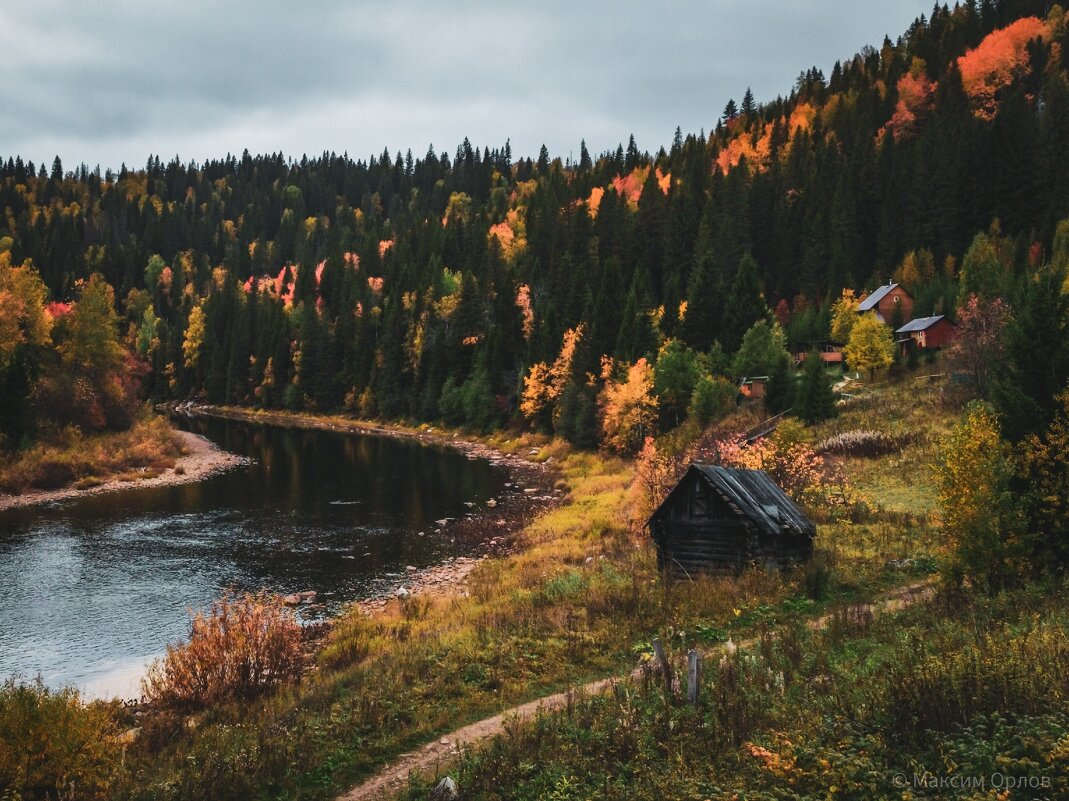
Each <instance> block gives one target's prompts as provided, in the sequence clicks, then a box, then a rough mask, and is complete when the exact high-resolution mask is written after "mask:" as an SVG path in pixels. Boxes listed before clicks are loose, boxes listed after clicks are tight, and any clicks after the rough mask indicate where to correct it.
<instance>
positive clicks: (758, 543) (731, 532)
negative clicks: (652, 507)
mask: <svg viewBox="0 0 1069 801" xmlns="http://www.w3.org/2000/svg"><path fill="white" fill-rule="evenodd" d="M647 528H648V529H649V532H650V535H651V537H652V538H653V540H654V543H655V544H656V546H657V560H658V564H659V566H660V567H661V568H662V569H665V570H667V571H669V572H672V573H681V574H686V575H694V574H695V573H699V572H737V571H739V570H741V569H743V568H744V567H745V566H746V565H749V564H755V563H756V564H762V565H764V566H766V567H770V568H783V567H786V566H787V565H789V564H791V563H792V562H795V561H799V560H801V559H805V558H807V557H808V556H809V555H810V554H811V553H812V547H813V535H814V533H815V527H814V526H813V524H812V522H811V521H810V520H809V519H808V518H807V517H806V516H805V514H804V513H803V512H802V511H801V510H800V509H799V508H798V507H797V506H795V505H794V503H793V502H792V501H791V500H790V499H789V498H788V497H787V496H786V495H785V494H784V493H783V491H782V490H781V489H780V488H779V487H777V486H776V485H775V484H774V483H773V482H772V481H771V479H770V478H769V477H768V475H767V474H766V473H764V472H763V471H761V470H733V469H728V468H723V467H719V466H710V465H692V466H691V468H690V469H689V470H688V471H687V472H686V474H685V475H684V476H683V478H682V479H680V482H679V484H677V485H676V487H675V488H674V489H673V490H672V491H671V492H670V493H669V494H668V496H667V497H666V498H665V500H664V502H663V503H662V504H661V505H660V506H659V507H658V508H657V511H655V512H654V513H653V516H652V517H650V520H649V522H648V523H647Z"/></svg>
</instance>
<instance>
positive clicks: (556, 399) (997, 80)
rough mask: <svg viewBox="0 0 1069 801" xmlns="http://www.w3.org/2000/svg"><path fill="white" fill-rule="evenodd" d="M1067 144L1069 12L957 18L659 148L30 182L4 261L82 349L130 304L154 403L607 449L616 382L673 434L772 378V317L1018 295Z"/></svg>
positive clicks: (15, 410) (23, 424) (19, 396)
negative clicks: (740, 385) (92, 301)
mask: <svg viewBox="0 0 1069 801" xmlns="http://www.w3.org/2000/svg"><path fill="white" fill-rule="evenodd" d="M744 88H745V87H740V91H741V90H742V89H744ZM710 118H711V119H714V120H715V118H716V114H715V112H711V113H710ZM340 140H344V136H343V135H342V136H340ZM1066 141H1069V27H1067V24H1066V15H1065V12H1064V10H1063V9H1062V8H1061V7H1059V6H1052V5H1051V4H1049V3H1045V2H1039V1H1038V0H1004V1H1003V2H991V1H989V0H985V2H980V3H977V2H968V3H965V4H962V5H957V6H955V7H954V8H953V9H950V8H948V7H947V6H945V5H943V6H939V5H937V6H935V7H934V8H933V9H932V12H931V14H930V15H928V16H922V17H920V18H919V19H917V20H916V21H915V23H914V24H913V25H912V26H911V27H910V29H909V30H908V31H907V32H906V33H905V34H904V35H903V36H901V37H900V38H899V39H898V40H897V41H891V40H890V39H886V40H885V41H884V42H883V44H882V45H881V46H880V47H878V48H874V47H867V48H865V49H864V50H862V51H861V52H859V53H858V54H857V55H855V56H854V57H853V58H851V59H848V60H846V61H840V62H836V63H835V65H834V66H833V67H832V68H831V70H830V72H828V73H825V72H824V71H823V70H822V69H819V68H817V67H813V68H810V69H807V70H805V71H803V72H802V73H801V74H800V75H799V76H798V78H797V81H796V82H795V85H794V86H793V87H792V88H791V90H790V92H789V93H788V94H786V95H783V96H781V97H777V98H775V99H771V100H766V101H763V102H759V101H758V100H757V99H755V98H754V97H753V95H752V93H751V92H750V91H749V90H746V91H745V94H744V95H742V97H741V100H740V101H739V102H736V101H734V100H732V101H731V102H730V103H728V104H727V107H726V108H725V109H724V110H723V113H722V115H720V116H719V119H718V120H717V121H716V122H715V127H714V129H713V130H711V131H709V132H708V133H706V132H704V131H703V132H691V133H687V134H684V133H683V132H681V131H678V130H677V132H676V135H675V138H674V140H673V141H672V142H671V144H670V146H667V147H659V146H658V147H657V149H656V150H655V151H653V152H651V151H649V150H645V149H643V147H642V146H643V145H648V144H649V143H641V144H640V143H636V142H635V141H634V138H631V139H630V141H628V143H627V144H626V146H625V145H623V144H621V145H620V146H619V147H617V148H616V149H615V150H614V151H607V152H604V153H599V154H592V153H590V152H588V150H587V148H586V145H585V143H584V144H583V145H582V147H581V149H580V155H579V158H578V160H577V161H574V162H572V161H568V162H562V161H561V159H560V158H557V157H554V156H553V154H551V153H549V152H547V150H546V149H545V148H544V147H543V148H542V151H541V152H540V153H539V154H538V155H537V157H536V158H532V157H531V156H529V155H527V154H517V153H513V152H512V150H511V148H510V145H509V143H508V142H504V143H497V144H496V145H494V146H493V147H487V146H480V145H473V144H472V143H470V142H468V141H467V140H465V141H464V142H463V143H462V144H461V145H460V146H459V147H457V148H456V150H455V152H452V153H450V152H446V151H443V152H440V153H438V152H436V151H435V150H434V149H430V150H429V151H428V152H427V153H425V154H413V153H411V152H409V153H396V154H391V153H390V152H389V151H385V152H383V153H382V154H381V155H380V156H376V157H372V158H370V159H367V160H359V159H353V158H352V157H350V156H348V155H338V154H336V153H323V154H322V155H319V156H316V157H312V158H309V157H303V158H301V159H300V160H299V161H294V160H292V159H287V158H285V157H284V156H283V155H281V154H274V155H251V154H249V153H248V152H246V153H244V154H242V155H241V156H240V157H239V156H233V155H230V156H227V157H225V158H222V159H220V160H212V161H207V162H205V163H203V164H193V163H183V162H182V161H180V160H179V159H178V158H177V157H176V158H174V159H172V160H169V161H165V160H162V159H161V158H160V157H158V156H153V157H151V158H149V159H148V162H147V163H146V164H145V166H144V167H143V168H130V167H126V166H124V167H123V168H122V169H121V170H119V171H118V172H117V173H116V172H114V171H112V170H108V171H106V172H104V173H101V171H100V170H99V168H97V169H95V170H90V169H88V168H87V167H86V166H85V165H82V166H80V167H78V168H76V169H74V170H70V169H68V167H69V165H64V164H63V163H62V162H61V160H60V159H59V157H57V158H56V159H55V161H54V162H53V163H52V164H51V165H46V164H33V163H32V162H24V161H23V160H22V159H21V158H19V157H15V156H13V157H9V158H6V159H4V160H3V161H2V162H0V165H2V166H0V208H2V209H3V219H2V220H0V250H2V251H3V252H4V256H3V258H4V259H5V260H6V261H7V264H8V265H9V266H15V265H22V264H32V265H33V267H34V268H35V269H36V270H37V271H38V272H39V275H40V279H41V281H42V282H43V284H44V286H45V288H46V289H47V297H48V300H49V301H50V302H51V304H52V305H51V306H50V307H49V308H50V314H52V316H53V317H54V318H55V319H56V321H57V323H58V322H59V321H60V318H61V317H62V315H63V314H65V313H66V312H68V311H69V308H70V306H69V304H70V303H72V302H74V303H76V302H77V301H78V300H79V297H80V295H81V294H82V293H84V292H87V291H89V292H91V293H95V294H99V292H100V291H102V290H101V288H100V286H99V283H100V282H101V280H102V281H103V282H106V283H107V284H108V285H110V286H111V287H112V288H113V290H114V298H115V306H116V311H117V312H118V314H119V315H120V317H121V318H122V319H123V320H124V321H125V322H124V323H123V326H122V330H123V332H124V336H125V338H126V342H127V345H128V346H129V349H130V351H131V352H132V353H135V354H136V357H137V358H136V359H135V360H134V361H136V362H137V363H138V364H139V365H140V367H138V366H137V365H134V364H132V363H124V364H122V365H118V366H117V367H116V370H117V371H118V372H119V373H122V375H121V376H120V378H122V380H123V381H127V383H128V377H129V376H128V373H129V372H130V371H134V372H137V373H139V374H141V375H140V379H141V384H142V388H143V391H144V393H145V394H147V395H148V396H149V397H151V398H154V399H161V400H162V399H188V398H199V399H203V400H207V401H209V402H212V403H228V404H245V405H255V406H260V407H264V408H286V409H291V410H298V409H308V410H337V409H343V408H344V409H348V410H351V411H353V412H356V413H360V414H362V415H367V416H378V417H384V418H402V417H403V418H407V419H414V420H439V419H444V420H445V421H447V422H449V423H454V424H456V423H463V424H467V425H471V426H475V427H478V428H483V429H485V428H491V427H494V426H498V425H501V424H504V423H506V422H508V421H509V420H516V419H519V418H520V416H521V414H522V415H524V416H526V417H527V418H528V419H529V420H530V421H531V422H532V423H533V424H534V425H537V426H540V427H543V428H551V427H552V428H554V429H555V430H557V431H558V433H562V434H564V435H565V436H567V437H568V438H569V439H571V440H572V441H574V442H578V443H580V444H590V443H593V442H595V441H597V440H598V439H599V438H603V437H604V438H606V439H611V436H612V434H613V432H610V431H608V430H607V428H606V425H605V424H604V423H600V424H599V422H598V413H597V409H598V406H599V398H601V405H602V406H603V405H604V400H605V396H604V390H605V387H606V385H607V384H613V383H614V382H615V383H616V384H619V385H620V386H626V385H627V383H628V382H629V381H631V380H632V379H634V380H635V381H638V382H640V383H641V382H642V381H645V380H647V379H648V380H649V381H651V382H652V385H653V387H654V390H655V392H656V394H657V395H658V397H659V398H660V401H661V403H660V408H659V410H658V417H659V421H658V422H659V423H660V425H661V427H662V428H664V427H671V425H673V424H675V423H678V422H679V420H680V419H681V418H682V417H684V416H685V415H686V413H687V411H688V408H689V407H690V406H692V405H693V404H692V401H693V402H694V403H697V404H698V405H699V406H702V405H704V406H705V407H709V406H710V404H712V405H713V406H715V403H714V401H715V396H716V392H717V388H718V386H719V385H718V384H717V383H716V381H717V379H718V378H719V377H721V376H731V377H732V378H737V377H738V376H737V375H734V376H732V375H731V374H732V372H733V370H734V368H738V369H739V370H743V369H749V370H750V374H753V372H754V371H758V372H766V373H767V372H771V371H772V370H770V368H771V367H774V366H775V365H770V364H768V360H767V359H766V360H765V361H764V362H762V361H761V360H760V359H758V360H757V363H755V364H750V365H747V364H742V363H740V361H739V359H738V358H736V353H737V352H738V351H739V349H740V346H741V345H742V343H743V337H744V335H745V334H746V332H747V331H748V330H749V329H751V327H752V326H753V325H754V324H755V323H757V322H759V321H762V320H767V322H768V325H769V326H770V327H774V326H775V325H778V326H779V328H780V329H782V336H781V335H780V331H779V330H776V331H775V336H776V337H777V338H778V339H777V341H778V342H780V343H781V344H785V345H786V346H787V347H788V348H789V349H790V350H791V351H801V350H805V349H806V348H808V347H809V346H810V345H811V344H812V343H814V342H818V341H822V340H826V339H828V338H829V325H830V306H831V304H832V302H834V301H835V300H836V299H837V298H838V297H839V296H840V293H841V291H842V290H843V289H844V288H853V289H856V290H858V291H859V292H860V291H863V290H866V289H869V290H871V289H872V288H874V287H876V286H878V285H880V284H884V283H886V282H887V281H888V280H889V279H891V278H892V277H893V278H895V279H896V280H899V281H901V282H903V283H904V284H905V285H906V286H907V287H908V288H909V289H910V291H911V292H912V293H913V295H914V297H915V298H916V300H917V305H916V309H915V312H914V313H915V315H916V316H922V315H926V314H933V313H946V314H949V315H950V316H954V314H955V311H956V309H957V306H958V305H959V304H958V297H959V283H960V281H961V277H962V275H963V273H967V272H968V271H969V270H970V269H973V271H974V273H975V272H976V270H978V269H980V268H978V267H971V266H970V264H969V259H970V253H971V254H972V256H973V261H978V260H979V261H981V262H982V261H983V259H985V258H988V257H989V256H990V258H993V259H996V260H997V261H998V262H999V263H1000V264H1001V265H1002V266H1003V267H1005V268H1008V269H1007V272H1008V273H1009V274H1010V275H1013V276H1017V277H1018V278H1020V277H1022V276H1025V275H1026V274H1030V271H1034V270H1035V269H1036V268H1037V267H1038V266H1042V265H1046V264H1049V263H1050V261H1051V260H1052V259H1054V260H1055V261H1057V260H1058V253H1057V252H1056V251H1057V247H1056V239H1057V236H1056V234H1057V226H1058V223H1059V221H1060V220H1062V219H1063V218H1065V217H1067V216H1069V160H1067V159H1066V157H1065V152H1064V151H1065V148H1064V144H1065V142H1066ZM992 254H993V255H992ZM1062 255H1063V256H1064V254H1062ZM98 275H99V276H100V277H101V278H93V276H98ZM1026 283H1027V282H1026ZM87 288H88V289H87ZM31 344H32V343H31ZM665 349H667V350H668V352H670V353H675V354H676V356H677V359H676V361H677V362H680V361H682V362H683V363H684V364H683V366H682V368H681V369H682V374H683V377H682V378H681V379H678V380H680V381H682V383H683V386H682V389H680V388H679V387H678V386H677V387H674V388H671V391H668V390H667V389H666V387H665V386H664V384H665V382H666V381H667V382H671V381H672V380H675V379H673V376H669V375H666V373H667V372H668V368H669V365H667V364H666V365H665V368H664V369H662V370H661V371H660V373H661V374H659V375H651V376H645V375H644V374H643V373H642V370H649V369H652V367H651V365H656V364H657V363H658V362H659V361H660V360H659V359H658V354H659V353H661V354H662V355H663V352H664V351H665ZM38 350H39V349H38ZM680 353H682V354H683V355H682V356H679V354H680ZM48 358H49V356H48V354H47V353H41V352H37V351H35V350H34V349H33V348H32V347H28V348H26V349H24V350H23V351H22V355H21V356H20V357H19V358H15V359H7V360H6V365H7V366H6V367H5V368H4V370H5V376H4V378H3V380H2V381H0V387H2V390H0V392H2V393H3V394H4V397H3V398H0V401H2V405H3V407H4V408H5V409H7V410H9V412H10V413H9V415H8V420H9V422H8V424H7V429H8V430H7V431H6V432H5V433H6V434H7V436H8V441H9V443H10V444H15V443H17V442H19V441H21V440H22V438H23V437H25V436H28V435H30V434H32V430H33V427H34V425H35V420H34V416H35V414H37V412H35V411H34V410H33V409H31V407H30V404H29V397H30V393H31V391H32V388H33V384H34V381H35V380H36V379H35V377H36V376H38V375H41V374H42V372H45V373H47V372H48V371H49V370H48ZM643 359H645V361H644V362H642V363H641V365H639V366H640V367H641V368H642V369H640V370H639V373H638V374H633V375H631V376H630V377H628V370H629V369H631V368H632V366H634V365H636V364H638V363H639V362H640V361H641V360H643ZM688 360H689V361H688ZM742 361H743V362H745V359H743V360H742ZM673 369H674V368H673ZM124 371H125V372H124ZM655 372H656V371H655ZM679 372H680V371H679V370H675V373H679ZM736 372H737V370H736ZM676 378H678V376H676ZM703 381H704V383H702V382H703ZM677 383H678V381H677ZM699 384H702V393H701V398H699V397H698V396H696V395H694V390H695V389H697V388H698V385H699ZM89 392H90V393H92V390H89ZM45 394H46V395H47V393H45ZM63 394H64V393H63V392H54V393H53V395H63ZM703 400H704V403H702V401H703ZM106 405H107V404H106V403H105V404H104V406H106ZM37 406H40V404H38V405H37ZM34 408H37V407H34ZM104 412H105V414H104V415H103V417H108V414H107V413H106V412H107V409H104ZM60 416H62V415H60ZM111 416H112V417H114V416H115V415H111ZM98 417H99V415H98ZM120 417H121V415H120ZM11 421H17V422H11ZM624 439H625V440H628V441H629V442H631V443H632V444H633V441H634V440H635V437H631V436H625V437H624Z"/></svg>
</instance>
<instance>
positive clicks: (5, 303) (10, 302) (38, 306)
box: [0, 252, 52, 367]
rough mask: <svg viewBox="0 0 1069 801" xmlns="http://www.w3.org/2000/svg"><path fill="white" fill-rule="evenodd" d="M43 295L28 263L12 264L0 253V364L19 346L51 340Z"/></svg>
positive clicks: (39, 344) (6, 255)
mask: <svg viewBox="0 0 1069 801" xmlns="http://www.w3.org/2000/svg"><path fill="white" fill-rule="evenodd" d="M47 294H48V292H47V290H46V289H45V285H44V283H42V281H41V277H40V276H39V275H38V274H37V271H36V270H34V269H33V267H32V266H31V265H29V264H23V265H21V266H19V267H12V266H11V254H10V253H6V252H5V253H0V367H3V366H4V365H5V364H6V363H7V362H8V360H9V359H10V358H11V356H12V354H14V352H15V349H16V348H17V347H18V346H19V345H37V346H44V345H47V344H49V343H50V342H51V341H52V340H51V333H52V315H50V314H49V313H48V311H47V309H45V298H46V297H47Z"/></svg>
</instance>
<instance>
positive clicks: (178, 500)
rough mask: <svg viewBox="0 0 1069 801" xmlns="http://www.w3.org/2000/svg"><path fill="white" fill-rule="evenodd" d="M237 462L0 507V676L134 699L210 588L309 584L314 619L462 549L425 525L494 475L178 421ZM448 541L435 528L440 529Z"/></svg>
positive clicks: (350, 441)
mask: <svg viewBox="0 0 1069 801" xmlns="http://www.w3.org/2000/svg"><path fill="white" fill-rule="evenodd" d="M181 425H182V426H183V427H186V428H189V429H190V430H193V431H195V432H196V433H199V434H203V435H204V436H207V437H208V438H209V439H211V440H213V441H214V442H216V443H217V444H218V445H220V446H221V447H223V448H225V449H226V450H228V451H231V452H233V453H237V454H240V455H242V456H248V457H250V458H251V459H252V460H253V461H252V463H251V464H249V465H246V466H243V467H238V468H235V469H232V470H230V471H228V472H225V473H222V474H220V475H216V476H213V477H211V478H208V479H206V480H204V481H200V482H197V483H192V484H184V485H177V486H170V487H156V488H144V489H137V488H132V489H130V490H125V491H121V492H116V493H109V494H102V495H93V496H86V497H83V498H78V499H74V500H69V501H64V502H61V503H56V504H50V505H47V506H42V507H30V508H25V509H15V510H10V511H6V512H0V592H2V593H3V596H2V598H3V600H2V601H0V605H2V608H3V623H2V624H0V678H3V677H7V676H10V675H12V674H20V675H21V676H22V677H23V678H27V679H29V678H33V677H34V676H36V675H38V674H39V675H40V676H41V677H42V678H43V680H44V681H45V683H46V684H48V685H49V686H57V687H58V686H61V685H66V684H71V685H75V686H78V687H80V688H81V689H83V690H84V691H86V693H87V694H89V695H91V696H97V697H106V696H121V697H128V696H132V695H136V694H137V687H138V681H139V678H140V676H141V675H142V673H143V671H144V668H145V665H146V664H147V663H148V662H150V661H151V660H152V659H153V658H154V657H156V656H158V655H159V654H160V653H162V652H163V650H164V648H165V646H166V644H167V643H168V642H172V641H175V640H176V639H178V638H180V637H181V636H183V635H184V634H185V633H186V632H187V630H188V613H189V610H197V609H203V608H204V607H206V606H207V605H208V604H209V603H210V602H211V601H212V600H213V599H215V598H217V597H218V596H219V595H220V593H222V592H223V591H224V590H225V589H226V588H230V587H233V588H236V589H238V590H259V589H267V590H270V591H272V592H278V593H291V592H299V591H302V590H316V591H317V592H318V593H319V596H318V598H317V600H319V601H321V602H323V603H325V604H326V606H327V609H326V611H327V612H328V613H329V612H334V611H337V610H338V609H339V608H340V607H341V606H343V605H344V604H345V603H346V602H349V601H352V600H354V599H358V598H362V597H367V596H369V595H373V594H376V593H378V592H382V591H385V590H389V589H392V588H393V587H395V586H397V585H398V584H399V583H403V581H404V578H403V577H404V575H405V567H406V566H408V565H414V566H416V567H425V566H429V565H431V564H434V563H436V562H440V561H441V560H442V559H444V558H447V557H449V556H454V555H459V554H460V553H461V550H460V549H461V548H462V547H463V546H462V545H460V544H459V543H454V542H451V540H450V538H449V536H448V533H446V534H443V535H436V534H435V528H436V527H435V525H434V521H435V520H437V519H440V518H443V517H459V516H460V515H462V514H464V513H465V512H467V511H468V508H467V507H465V506H464V503H465V502H466V501H468V502H471V501H474V502H479V501H484V500H486V499H488V498H491V497H494V496H495V495H496V494H498V493H499V492H500V491H501V488H502V485H503V482H504V480H505V477H504V474H503V473H501V472H500V471H499V470H497V469H496V468H494V467H492V466H491V465H490V464H488V463H487V462H485V461H481V460H471V459H468V458H467V457H466V456H465V455H464V454H463V453H460V452H458V451H456V450H453V449H449V448H445V447H441V446H436V445H428V444H424V443H421V442H417V441H414V440H406V439H398V438H391V437H384V436H375V435H365V434H341V433H336V432H326V431H314V430H306V429H283V428H277V427H272V426H265V425H258V424H252V423H244V422H234V421H222V420H194V421H186V422H183V423H182V424H181ZM446 532H448V529H446Z"/></svg>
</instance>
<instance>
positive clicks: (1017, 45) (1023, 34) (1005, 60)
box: [958, 17, 1051, 119]
mask: <svg viewBox="0 0 1069 801" xmlns="http://www.w3.org/2000/svg"><path fill="white" fill-rule="evenodd" d="M1050 38H1051V29H1050V26H1049V25H1048V24H1047V23H1046V22H1044V21H1043V20H1041V19H1038V18H1037V17H1024V18H1022V19H1019V20H1017V21H1016V22H1014V23H1013V24H1011V25H1007V26H1006V27H1005V28H1001V29H999V30H997V31H993V32H992V33H990V34H988V35H987V36H986V37H985V38H984V40H983V41H982V42H980V44H979V45H978V46H977V47H975V48H974V49H972V50H969V51H968V52H967V53H965V55H963V56H961V57H960V58H959V59H958V69H959V70H960V71H961V81H962V84H963V85H964V86H965V92H966V94H968V95H969V97H970V98H971V99H972V101H973V104H974V106H975V112H976V116H978V117H981V118H983V119H991V118H992V117H994V116H995V111H996V110H997V108H998V92H999V90H1000V89H1002V88H1003V87H1005V86H1008V85H1009V84H1010V83H1011V82H1012V81H1013V80H1014V79H1015V78H1016V77H1017V76H1018V75H1020V74H1021V73H1022V72H1023V71H1024V69H1025V68H1026V67H1027V66H1028V43H1029V42H1031V41H1034V40H1036V39H1039V40H1041V41H1043V42H1048V41H1050Z"/></svg>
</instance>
